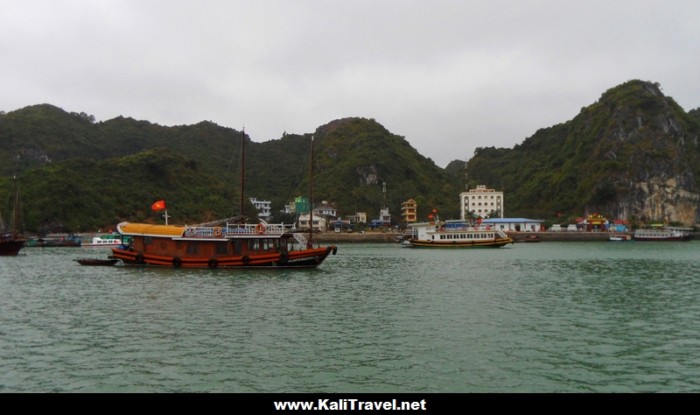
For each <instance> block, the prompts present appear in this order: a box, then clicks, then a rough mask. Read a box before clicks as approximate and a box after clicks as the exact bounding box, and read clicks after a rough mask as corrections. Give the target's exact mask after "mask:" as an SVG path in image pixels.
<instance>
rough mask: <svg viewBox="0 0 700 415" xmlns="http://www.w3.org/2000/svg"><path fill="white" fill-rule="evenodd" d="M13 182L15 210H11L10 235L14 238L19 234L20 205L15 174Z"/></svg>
mask: <svg viewBox="0 0 700 415" xmlns="http://www.w3.org/2000/svg"><path fill="white" fill-rule="evenodd" d="M13 179H14V182H15V200H14V205H15V211H14V212H12V213H13V215H14V218H13V222H14V223H13V224H12V235H13V237H14V238H17V236H18V235H19V229H20V223H19V221H20V216H19V212H20V205H19V190H18V189H17V176H13Z"/></svg>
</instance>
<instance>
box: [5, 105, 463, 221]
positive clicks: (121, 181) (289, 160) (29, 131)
mask: <svg viewBox="0 0 700 415" xmlns="http://www.w3.org/2000/svg"><path fill="white" fill-rule="evenodd" d="M311 136H312V134H306V135H285V136H284V137H282V138H281V139H279V140H271V141H268V142H265V143H254V142H252V141H250V139H249V138H248V137H245V141H243V140H242V138H243V137H244V133H243V132H240V131H236V130H233V129H228V128H223V127H219V126H217V125H215V124H212V123H209V122H202V123H199V124H196V125H192V126H176V127H162V126H159V125H156V124H151V123H148V122H145V121H136V120H133V119H129V118H123V117H119V118H116V119H113V120H109V121H105V122H102V123H95V122H94V119H93V117H91V116H89V115H86V114H84V113H83V114H77V113H67V112H65V111H63V110H61V109H59V108H56V107H54V106H51V105H37V106H32V107H27V108H24V109H21V110H18V111H14V112H11V113H7V114H4V115H2V116H0V146H1V147H2V148H3V151H2V153H1V154H0V173H1V176H2V179H0V197H2V198H3V199H2V200H3V201H7V203H9V200H10V190H11V188H12V181H11V177H12V176H13V175H17V176H18V182H19V186H20V189H21V194H22V199H23V201H24V205H23V209H22V212H23V215H22V216H23V225H24V228H25V229H27V230H29V231H32V232H47V231H59V230H60V231H73V232H78V231H88V230H95V229H105V228H109V227H113V226H114V224H116V223H118V222H119V221H122V220H132V221H153V222H156V221H162V218H161V217H160V214H158V213H154V212H152V211H150V205H151V203H152V202H154V201H155V200H159V199H164V200H166V204H167V207H168V213H169V214H170V215H171V218H172V219H171V222H178V223H183V222H185V223H195V222H203V221H209V220H213V219H216V218H225V217H231V216H235V215H238V214H240V210H241V207H240V206H241V196H240V190H241V170H242V168H241V167H242V163H243V162H245V188H244V191H245V195H246V198H245V199H244V212H243V213H244V215H246V216H247V217H249V218H254V216H255V214H254V210H253V208H252V205H250V203H249V202H248V201H247V198H248V197H257V198H258V199H261V200H271V201H272V206H273V213H274V214H275V216H276V218H275V220H284V221H286V222H291V221H293V220H294V218H293V217H290V216H289V215H283V214H281V213H280V211H281V210H282V209H283V207H284V205H285V204H287V203H289V202H291V201H293V200H294V198H295V197H297V196H307V197H308V196H309V193H310V192H311V189H312V187H311V186H310V183H309V177H310V174H311ZM313 136H314V153H315V155H314V161H315V162H314V183H313V193H314V195H313V196H314V200H315V201H316V204H319V203H320V202H321V201H322V200H325V201H328V202H331V203H333V204H334V205H335V206H336V207H337V208H338V211H339V214H340V215H342V216H347V215H352V214H355V213H356V212H358V211H364V212H367V214H368V216H369V219H372V218H375V217H377V216H378V213H379V209H380V208H382V207H384V206H385V205H386V206H387V207H389V208H390V210H391V212H392V214H393V216H394V217H393V220H394V223H399V222H400V207H401V203H402V202H403V201H405V200H407V199H409V198H414V199H416V200H418V202H419V203H420V204H421V206H419V211H420V212H424V216H427V212H428V211H429V210H431V209H434V208H437V209H440V210H441V211H443V212H445V213H446V214H449V215H452V216H454V215H457V214H458V207H457V203H456V200H457V193H458V188H459V187H460V185H459V182H458V180H456V178H454V177H452V176H451V175H449V174H447V173H446V172H445V171H443V170H442V169H440V168H438V167H437V166H435V164H434V163H433V162H432V161H430V160H429V159H426V158H424V157H423V156H421V155H420V154H418V153H417V152H416V151H415V150H414V149H413V148H412V147H411V146H410V145H409V144H408V143H407V142H406V140H405V139H404V138H402V137H399V136H396V135H393V134H391V133H390V132H388V131H387V130H386V129H384V127H382V126H381V125H379V124H378V123H376V122H375V121H374V120H368V119H362V118H348V119H343V120H337V121H334V122H331V123H329V124H328V125H325V126H322V127H319V129H318V130H317V131H316V132H315V133H314V134H313ZM243 144H244V149H245V157H241V153H242V145H243ZM384 183H386V187H385V188H386V192H384V191H383V189H384ZM7 203H5V205H4V206H3V210H2V212H3V214H4V215H7V212H9V206H8V205H7Z"/></svg>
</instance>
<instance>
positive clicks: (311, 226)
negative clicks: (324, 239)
mask: <svg viewBox="0 0 700 415" xmlns="http://www.w3.org/2000/svg"><path fill="white" fill-rule="evenodd" d="M310 158H311V162H310V163H309V244H308V247H309V248H311V247H312V246H313V237H314V236H313V235H314V136H313V135H312V136H311V157H310Z"/></svg>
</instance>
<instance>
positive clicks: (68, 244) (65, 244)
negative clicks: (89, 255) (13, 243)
mask: <svg viewBox="0 0 700 415" xmlns="http://www.w3.org/2000/svg"><path fill="white" fill-rule="evenodd" d="M82 244H83V241H82V239H80V237H79V236H76V235H68V236H62V237H50V238H38V239H30V240H29V241H27V246H28V247H31V248H79V247H80V246H82Z"/></svg>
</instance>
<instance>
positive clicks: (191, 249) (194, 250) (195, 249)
mask: <svg viewBox="0 0 700 415" xmlns="http://www.w3.org/2000/svg"><path fill="white" fill-rule="evenodd" d="M187 253H188V254H190V255H197V254H199V242H190V243H188V244H187Z"/></svg>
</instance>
